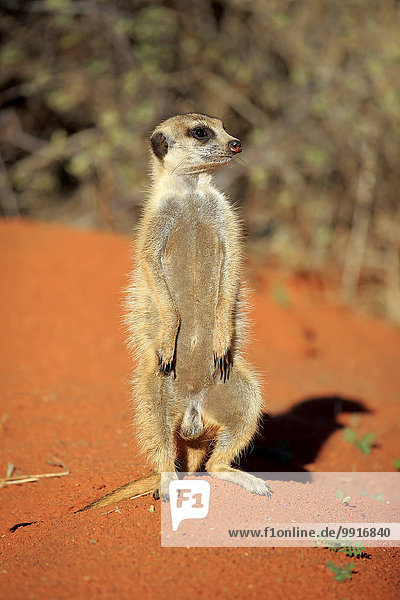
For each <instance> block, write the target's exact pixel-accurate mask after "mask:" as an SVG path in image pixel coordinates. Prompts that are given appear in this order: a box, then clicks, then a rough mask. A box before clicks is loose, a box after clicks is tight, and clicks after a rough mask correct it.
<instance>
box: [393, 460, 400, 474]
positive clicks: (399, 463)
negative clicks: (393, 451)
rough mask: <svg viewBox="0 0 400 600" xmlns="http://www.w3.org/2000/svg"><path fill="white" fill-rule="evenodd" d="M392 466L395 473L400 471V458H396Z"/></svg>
mask: <svg viewBox="0 0 400 600" xmlns="http://www.w3.org/2000/svg"><path fill="white" fill-rule="evenodd" d="M393 464H394V468H395V469H396V471H400V458H396V460H395V461H394V462H393Z"/></svg>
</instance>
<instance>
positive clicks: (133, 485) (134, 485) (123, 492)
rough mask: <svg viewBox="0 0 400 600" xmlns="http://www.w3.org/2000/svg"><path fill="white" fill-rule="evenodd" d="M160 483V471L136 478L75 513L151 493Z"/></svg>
mask: <svg viewBox="0 0 400 600" xmlns="http://www.w3.org/2000/svg"><path fill="white" fill-rule="evenodd" d="M160 483H161V476H160V474H159V473H155V474H153V475H149V476H148V477H142V478H141V479H135V481H130V482H129V483H126V484H125V485H122V486H121V487H119V488H117V489H115V490H113V491H112V492H109V493H108V494H106V495H105V496H103V497H102V498H99V499H98V500H95V501H94V502H92V503H91V504H88V505H87V506H85V507H84V508H80V509H79V510H76V511H75V513H74V514H76V513H78V512H83V511H85V510H91V509H92V508H103V507H104V506H108V505H109V504H113V503H116V502H123V501H124V500H128V499H129V498H132V497H133V496H140V495H144V494H150V493H151V492H153V491H154V490H155V489H157V488H159V487H160Z"/></svg>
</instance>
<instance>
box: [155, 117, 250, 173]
mask: <svg viewBox="0 0 400 600" xmlns="http://www.w3.org/2000/svg"><path fill="white" fill-rule="evenodd" d="M150 144H151V148H152V151H153V154H154V160H153V164H154V167H155V168H156V169H157V170H159V169H162V170H165V171H166V172H174V173H175V174H182V175H190V174H193V175H194V174H197V173H203V172H212V171H214V170H215V169H216V168H217V167H219V166H221V165H224V164H226V163H228V162H229V161H230V160H232V158H233V157H234V156H236V155H237V154H239V153H240V152H241V151H242V144H241V142H240V141H239V140H238V139H236V138H234V137H232V136H231V135H229V134H228V133H227V132H226V131H225V129H224V126H223V124H222V121H220V119H217V118H216V117H209V116H208V115H202V114H198V113H189V114H185V115H177V116H176V117H171V118H170V119H167V120H166V121H163V122H162V123H161V124H160V125H159V126H158V127H156V129H155V130H154V132H153V133H152V135H151V138H150Z"/></svg>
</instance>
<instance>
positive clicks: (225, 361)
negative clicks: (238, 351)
mask: <svg viewBox="0 0 400 600" xmlns="http://www.w3.org/2000/svg"><path fill="white" fill-rule="evenodd" d="M232 363H233V361H232V355H231V352H230V350H227V352H226V354H225V355H224V356H222V357H221V358H218V357H217V355H216V354H214V375H217V374H218V373H219V378H220V381H222V380H223V381H224V383H225V382H226V380H227V379H229V376H230V374H231V367H232Z"/></svg>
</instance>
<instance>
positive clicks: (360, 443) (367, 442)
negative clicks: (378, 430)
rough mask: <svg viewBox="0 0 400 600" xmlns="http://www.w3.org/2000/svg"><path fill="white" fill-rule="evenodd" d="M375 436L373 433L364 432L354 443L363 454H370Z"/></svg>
mask: <svg viewBox="0 0 400 600" xmlns="http://www.w3.org/2000/svg"><path fill="white" fill-rule="evenodd" d="M375 437H376V435H375V433H366V434H365V435H363V436H361V437H360V438H359V439H358V440H356V442H355V444H356V446H357V448H359V449H360V450H361V452H362V453H363V454H371V447H372V445H373V443H374V441H375Z"/></svg>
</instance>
